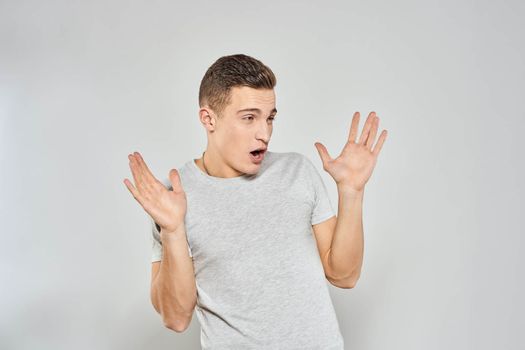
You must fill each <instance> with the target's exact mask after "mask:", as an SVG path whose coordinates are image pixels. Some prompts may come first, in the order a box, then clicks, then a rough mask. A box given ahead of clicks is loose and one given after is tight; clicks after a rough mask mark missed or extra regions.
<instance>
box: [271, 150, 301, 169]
mask: <svg viewBox="0 0 525 350" xmlns="http://www.w3.org/2000/svg"><path fill="white" fill-rule="evenodd" d="M270 158H271V163H280V164H283V165H286V166H289V167H290V166H292V167H293V166H301V165H303V164H304V163H305V162H306V161H308V158H306V156H305V155H303V154H302V153H299V152H270Z"/></svg>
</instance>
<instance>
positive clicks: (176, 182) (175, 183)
mask: <svg viewBox="0 0 525 350" xmlns="http://www.w3.org/2000/svg"><path fill="white" fill-rule="evenodd" d="M169 178H170V182H171V187H173V191H175V192H180V191H181V190H182V186H181V184H180V176H179V172H178V170H177V169H171V170H170V173H169Z"/></svg>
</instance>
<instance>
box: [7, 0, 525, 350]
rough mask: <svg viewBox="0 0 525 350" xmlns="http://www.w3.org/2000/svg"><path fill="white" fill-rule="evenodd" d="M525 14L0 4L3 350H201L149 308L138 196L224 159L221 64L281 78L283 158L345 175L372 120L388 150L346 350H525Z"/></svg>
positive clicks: (467, 9) (414, 8)
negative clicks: (145, 180) (219, 142)
mask: <svg viewBox="0 0 525 350" xmlns="http://www.w3.org/2000/svg"><path fill="white" fill-rule="evenodd" d="M524 16H525V6H524V5H523V2H520V1H504V2H498V1H492V2H490V1H483V2H471V1H460V2H458V1H454V2H453V1H424V2H420V1H397V2H392V1H368V2H350V1H337V2H335V1H323V2H321V1H319V2H314V1H309V2H303V1H288V2H276V1H263V2H247V1H220V2H212V1H209V2H198V1H197V2H195V1H194V2H192V3H191V4H190V3H189V2H173V1H134V2H125V1H112V2H107V1H90V2H87V1H86V2H73V1H46V2H41V1H2V2H0V40H1V42H0V50H1V56H0V142H1V143H0V159H1V172H0V176H1V177H0V191H1V192H0V198H1V203H0V205H1V208H0V209H1V220H2V229H1V232H2V234H1V242H0V272H1V288H0V293H1V295H0V348H2V349H198V348H199V331H200V328H199V324H198V321H197V318H196V317H195V316H194V318H193V321H192V324H191V326H190V328H189V329H188V330H187V331H186V332H185V333H182V334H179V333H175V332H173V331H171V330H169V329H167V328H164V326H163V324H162V321H161V318H160V316H159V315H157V314H156V312H155V310H154V309H153V307H152V306H151V304H150V299H149V283H150V268H151V264H150V254H151V241H150V239H151V238H150V231H149V230H150V227H149V223H148V220H147V217H146V215H147V214H146V213H145V212H144V211H143V209H142V208H141V207H140V206H139V204H138V203H137V202H135V200H134V199H133V197H132V196H131V194H130V193H129V192H128V190H127V188H126V187H125V185H124V184H123V180H124V178H126V177H128V178H131V172H130V170H129V166H128V159H127V155H128V153H130V152H133V151H137V150H138V151H140V152H141V153H142V154H143V156H144V157H145V159H146V161H147V163H148V164H149V166H150V167H151V169H152V170H153V172H154V174H156V175H157V176H158V177H163V176H167V174H168V171H169V170H170V169H171V168H172V167H179V166H181V165H182V164H183V163H184V162H185V161H187V160H189V159H192V158H198V157H199V156H200V154H201V153H202V151H203V150H204V147H205V145H206V136H205V132H204V129H203V128H202V126H201V125H200V124H199V122H198V115H197V111H198V104H197V96H198V87H199V83H200V80H201V78H202V76H203V74H204V72H205V71H206V69H207V68H208V67H209V66H210V65H211V64H212V63H213V62H214V61H215V60H216V59H217V58H219V57H220V56H223V55H228V54H234V53H245V54H248V55H252V56H254V57H256V58H258V59H260V60H262V61H263V62H264V63H266V64H267V65H269V66H270V67H271V68H272V69H273V71H274V72H275V74H276V76H277V80H278V83H277V87H276V90H275V91H276V95H277V108H278V110H279V113H278V117H277V119H276V122H275V127H274V134H273V137H272V140H271V143H270V150H273V151H277V152H286V151H296V152H301V153H303V154H305V155H307V156H308V157H310V159H312V160H313V161H314V164H316V165H317V167H318V169H319V171H320V172H321V173H322V176H323V179H324V180H325V183H326V184H327V187H328V189H329V192H330V196H331V200H332V201H333V203H334V205H335V206H336V207H337V191H336V187H335V183H334V182H333V180H332V178H331V177H330V175H329V174H328V173H326V172H324V171H323V170H322V166H321V161H320V158H319V156H318V154H317V151H316V149H315V147H314V145H313V144H314V142H316V141H320V142H322V143H324V144H325V145H326V146H327V148H328V150H329V151H330V153H331V155H332V156H334V157H335V156H337V155H338V154H339V152H340V150H341V148H342V146H343V144H344V142H345V140H346V138H347V135H348V130H349V127H350V121H351V117H352V114H353V112H354V111H356V110H358V111H360V112H361V113H362V118H361V125H360V128H361V127H362V125H363V123H364V120H365V118H366V116H367V115H368V113H369V112H370V111H372V110H374V111H376V112H377V114H378V116H379V117H380V118H381V121H380V128H381V129H387V130H388V132H389V136H388V138H387V141H386V143H385V145H384V147H383V150H382V152H381V154H380V157H379V161H378V163H377V166H376V168H375V171H374V173H373V175H372V177H371V179H370V181H369V182H368V184H367V187H366V191H365V192H366V193H365V199H364V229H365V256H364V259H365V260H364V266H363V270H362V275H361V279H360V280H359V282H358V284H357V286H356V288H354V289H350V290H343V289H337V288H335V287H333V286H330V292H331V295H332V298H333V301H334V304H335V307H336V310H337V316H338V319H339V321H340V325H341V329H342V332H343V335H344V338H345V343H346V349H359V350H366V349H404V350H407V349H523V346H524V344H525V343H524V340H523V329H524V326H525V323H524V321H523V312H524V311H525V310H524V301H523V299H522V298H520V296H523V295H524V293H525V291H524V283H523V266H524V258H523V257H522V255H521V254H520V253H521V251H522V249H523V231H524V230H523V227H524V225H523V219H522V218H523V204H524V203H523V196H524V194H525V191H524V186H523V179H524V175H525V174H524V169H525V168H524V166H523V146H522V140H521V137H522V135H523V132H524V121H523V120H524V119H523V118H524V110H523V98H524V91H525V86H524V85H525V84H524V78H525V69H524V62H525V57H524V56H525V49H524V45H523V42H524V41H523V34H524V30H525V25H524V24H523V18H524Z"/></svg>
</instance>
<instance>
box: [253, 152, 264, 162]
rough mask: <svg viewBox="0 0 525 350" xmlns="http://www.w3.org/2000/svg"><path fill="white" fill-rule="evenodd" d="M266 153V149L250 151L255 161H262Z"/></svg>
mask: <svg viewBox="0 0 525 350" xmlns="http://www.w3.org/2000/svg"><path fill="white" fill-rule="evenodd" d="M265 153H266V150H255V151H251V152H250V154H251V158H252V160H253V161H255V162H259V161H261V160H262V159H263V157H264V154H265Z"/></svg>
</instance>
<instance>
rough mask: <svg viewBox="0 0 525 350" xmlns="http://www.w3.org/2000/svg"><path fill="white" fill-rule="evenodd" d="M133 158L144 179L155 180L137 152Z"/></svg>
mask: <svg viewBox="0 0 525 350" xmlns="http://www.w3.org/2000/svg"><path fill="white" fill-rule="evenodd" d="M135 156H136V158H137V161H138V164H139V166H140V168H141V169H142V170H143V173H144V175H145V177H146V178H148V179H149V180H151V179H155V180H156V178H155V176H154V175H153V173H152V172H151V170H149V167H148V166H147V165H146V161H144V158H143V157H142V155H141V154H140V153H139V152H135Z"/></svg>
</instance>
